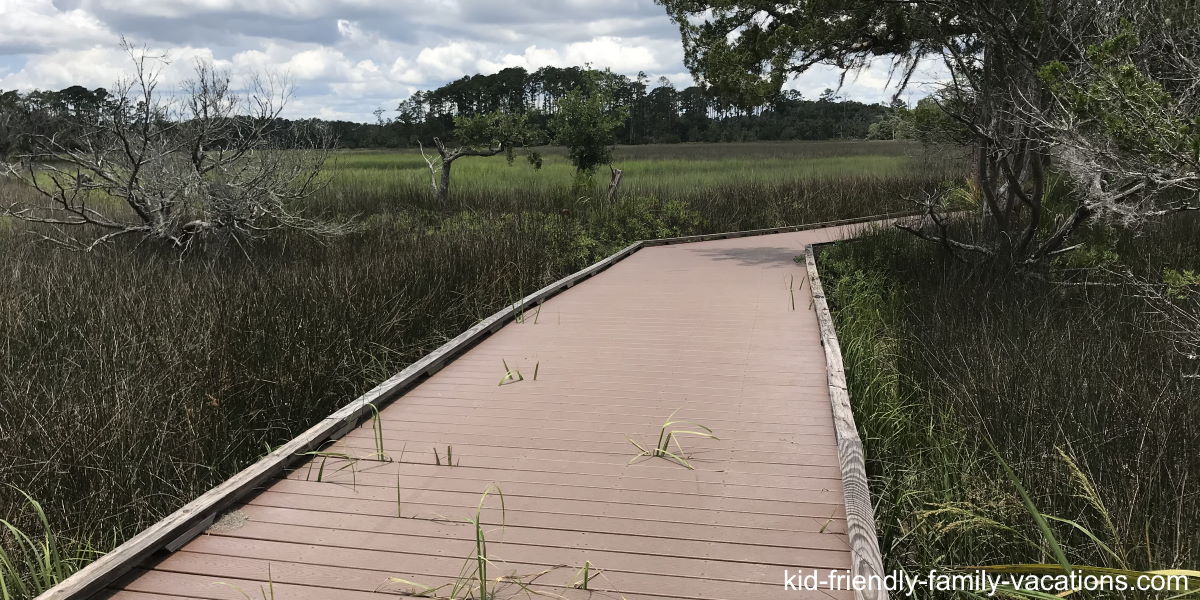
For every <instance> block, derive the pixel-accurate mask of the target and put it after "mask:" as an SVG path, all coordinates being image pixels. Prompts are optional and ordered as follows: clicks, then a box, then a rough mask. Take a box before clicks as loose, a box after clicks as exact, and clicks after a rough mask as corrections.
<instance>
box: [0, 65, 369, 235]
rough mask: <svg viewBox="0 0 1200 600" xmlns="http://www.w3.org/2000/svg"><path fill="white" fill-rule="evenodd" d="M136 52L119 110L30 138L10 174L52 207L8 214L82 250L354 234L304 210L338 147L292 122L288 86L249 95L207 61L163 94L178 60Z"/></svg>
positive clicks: (271, 85) (24, 205)
mask: <svg viewBox="0 0 1200 600" xmlns="http://www.w3.org/2000/svg"><path fill="white" fill-rule="evenodd" d="M124 48H125V49H126V51H127V52H128V53H129V56H130V58H131V60H132V63H133V74H132V76H131V77H130V78H128V79H125V80H123V81H120V82H118V83H117V85H116V86H114V102H113V104H112V106H111V108H109V109H107V110H105V111H104V112H103V113H102V114H100V115H98V117H97V118H94V119H92V120H89V121H87V122H81V123H77V124H74V126H75V127H74V128H75V129H77V131H74V132H73V133H72V135H71V136H70V138H69V139H67V138H66V136H63V135H60V134H58V133H50V134H36V135H32V136H30V143H31V145H32V147H33V148H34V150H33V151H32V152H29V153H28V154H25V155H23V156H20V157H19V158H20V162H19V163H18V164H16V165H10V166H9V169H8V170H9V174H10V175H11V176H13V177H16V178H18V179H20V180H21V181H23V182H24V183H25V184H27V185H28V186H29V187H30V188H31V189H32V190H34V191H35V192H36V194H35V196H36V197H37V198H40V202H30V201H17V202H15V203H12V204H10V205H8V206H5V207H0V211H2V212H0V214H6V215H9V216H12V217H15V218H17V219H20V220H23V221H27V222H31V223H39V224H42V225H44V226H45V227H44V228H40V230H42V231H49V233H44V234H43V237H45V238H46V239H47V240H50V241H52V242H55V243H58V244H61V245H63V246H66V247H68V248H72V249H76V250H92V249H94V248H96V247H98V246H100V245H101V244H104V243H106V242H109V241H112V240H114V239H116V238H119V237H122V236H131V235H138V236H143V237H145V238H150V239H154V240H159V241H162V242H165V243H167V244H169V245H170V246H172V247H174V248H177V249H181V250H185V249H187V248H190V247H192V245H193V244H194V243H195V242H196V241H197V240H201V239H206V238H211V237H214V236H218V235H225V236H232V237H233V238H234V239H236V240H239V241H240V240H243V239H253V238H256V237H259V236H261V235H263V234H264V233H265V232H267V231H269V230H273V229H294V230H300V231H303V232H307V233H310V234H314V235H335V234H339V233H344V232H346V231H348V230H349V229H350V226H349V225H348V224H346V223H330V222H325V221H321V220H314V219H309V218H306V217H304V216H303V215H302V213H301V210H300V204H301V203H302V201H303V200H304V199H305V198H307V197H308V196H309V195H310V194H311V193H312V192H313V191H314V190H316V189H317V188H318V187H319V186H320V185H322V180H321V177H320V174H321V169H322V167H323V165H324V163H325V160H326V158H327V157H328V155H329V153H330V151H331V150H332V148H333V140H332V138H331V137H330V136H329V134H328V133H327V132H326V131H324V130H323V129H321V128H319V127H315V126H310V125H308V124H304V123H297V124H292V126H291V127H283V126H282V122H281V119H280V115H281V114H282V111H283V109H284V106H285V105H286V103H287V101H288V100H289V98H290V97H291V88H290V86H289V85H288V84H287V83H286V82H285V81H282V80H280V79H279V78H276V77H270V76H254V77H251V78H250V79H249V82H248V84H247V89H246V90H245V91H243V92H239V91H238V90H236V89H235V88H234V87H233V83H232V78H231V76H230V75H229V74H228V73H224V72H221V71H219V70H217V69H215V68H214V67H213V66H212V65H211V64H210V63H207V62H204V61H198V62H197V63H196V65H195V69H194V76H193V78H192V79H191V80H189V81H188V82H186V83H185V84H184V86H183V89H182V90H181V92H180V93H179V94H177V95H172V94H168V93H164V92H162V91H160V89H159V86H160V77H161V74H162V72H163V69H164V67H165V66H166V65H167V64H168V62H167V57H166V56H162V55H151V54H148V53H147V52H146V51H145V50H144V49H136V48H133V47H131V46H130V45H128V44H124Z"/></svg>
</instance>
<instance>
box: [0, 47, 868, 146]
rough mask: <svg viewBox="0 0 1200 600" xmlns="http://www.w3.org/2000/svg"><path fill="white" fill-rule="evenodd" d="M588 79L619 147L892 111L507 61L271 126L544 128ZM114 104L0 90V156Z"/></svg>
mask: <svg viewBox="0 0 1200 600" xmlns="http://www.w3.org/2000/svg"><path fill="white" fill-rule="evenodd" d="M590 80H596V81H598V82H599V85H600V87H601V88H602V89H603V91H604V93H605V96H606V98H608V100H607V102H608V103H609V104H610V105H611V106H610V108H612V109H614V110H617V111H620V112H621V113H622V114H623V115H624V117H623V118H622V120H621V122H620V123H618V124H617V125H616V129H615V130H614V132H613V138H614V140H615V142H616V143H619V144H650V143H660V144H670V143H679V142H738V141H756V140H826V139H863V138H867V137H868V135H869V133H870V128H871V126H872V125H873V124H875V123H878V122H880V121H881V120H884V119H885V118H886V117H887V116H888V115H889V114H891V112H892V110H891V108H890V107H888V106H885V105H882V104H866V103H862V102H856V101H851V100H844V99H841V98H839V97H838V96H837V94H836V93H835V92H834V91H833V90H831V89H826V90H824V91H823V92H822V93H821V94H820V95H819V96H818V97H817V98H815V99H807V98H805V97H804V95H803V94H802V93H801V92H799V91H795V90H784V91H781V92H779V93H778V94H776V95H774V96H773V97H771V98H768V99H765V100H763V101H761V102H758V103H757V104H754V105H746V106H743V105H738V104H735V103H733V102H730V101H729V100H727V99H724V98H723V97H721V96H719V95H717V92H716V90H714V89H710V88H704V87H700V86H689V87H687V88H685V89H682V90H678V89H676V88H675V87H674V86H673V85H672V84H671V83H670V82H669V81H668V80H666V79H665V78H659V80H658V81H657V85H655V86H653V87H652V86H651V85H650V83H649V81H648V78H647V77H646V75H645V73H639V74H638V75H637V76H634V77H627V76H624V75H620V74H616V73H612V72H610V71H599V70H595V69H587V68H583V67H566V68H558V67H544V68H541V69H538V70H536V71H533V72H529V71H526V70H525V69H523V68H520V67H512V68H508V69H504V70H502V71H500V72H498V73H494V74H491V75H470V76H465V77H462V78H460V79H457V80H455V81H452V82H450V83H447V84H446V85H443V86H441V87H438V88H435V89H432V90H424V91H419V92H416V93H414V94H413V95H412V96H410V97H409V98H407V99H405V100H403V101H402V102H400V103H399V105H398V106H397V107H396V108H395V110H394V111H387V110H383V109H379V110H377V111H375V114H376V121H375V122H374V123H358V122H352V121H336V120H319V119H302V120H298V121H294V120H289V119H283V118H279V129H286V128H288V127H290V126H291V125H292V124H293V123H298V124H299V125H300V126H303V127H311V126H313V125H314V124H320V125H321V126H323V127H324V128H326V129H327V130H329V132H330V133H331V134H332V135H333V137H334V138H336V139H337V140H338V145H339V146H341V147H344V148H412V147H416V146H417V145H418V144H419V143H424V144H429V143H430V142H431V140H432V139H433V138H435V137H436V138H441V139H451V138H453V137H454V133H455V118H456V117H471V116H475V115H480V114H487V113H492V112H507V113H512V114H527V115H528V118H529V120H530V124H531V125H532V126H534V127H537V128H541V129H543V130H545V129H548V128H549V126H550V124H551V122H552V121H553V120H554V118H555V116H556V115H557V114H558V113H559V109H560V106H561V104H562V101H563V99H564V98H565V97H566V96H567V94H569V93H570V92H571V91H572V90H576V89H580V88H583V87H586V86H587V85H590V84H589V83H587V82H588V81H590ZM116 102H117V100H116V98H115V97H114V95H113V93H112V92H110V91H109V90H107V89H105V88H95V89H88V88H86V87H83V86H79V85H73V86H70V87H67V88H63V89H61V90H57V91H53V90H35V91H31V92H24V93H23V92H19V91H15V90H12V91H3V90H0V156H5V155H9V154H12V153H14V152H16V151H17V150H19V149H21V146H20V144H21V141H20V136H19V135H17V133H18V132H19V130H20V129H22V128H24V129H30V128H32V129H34V130H36V131H38V132H39V133H48V132H59V135H60V136H64V135H69V132H70V131H71V130H72V128H73V127H76V126H77V123H78V122H79V121H80V120H81V119H84V120H86V119H89V118H98V116H99V115H100V114H101V113H102V112H104V111H105V110H111V109H112V108H113V107H114V106H115V103H116Z"/></svg>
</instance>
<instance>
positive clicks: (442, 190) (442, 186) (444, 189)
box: [437, 157, 454, 204]
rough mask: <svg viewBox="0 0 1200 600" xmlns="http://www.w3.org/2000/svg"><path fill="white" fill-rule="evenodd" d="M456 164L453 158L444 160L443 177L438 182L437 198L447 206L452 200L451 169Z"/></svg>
mask: <svg viewBox="0 0 1200 600" xmlns="http://www.w3.org/2000/svg"><path fill="white" fill-rule="evenodd" d="M453 164H454V159H453V158H448V157H447V158H443V159H442V177H441V179H440V180H439V181H438V188H437V197H438V201H439V202H441V203H442V204H445V203H446V202H447V200H448V199H449V198H450V167H451V165H453Z"/></svg>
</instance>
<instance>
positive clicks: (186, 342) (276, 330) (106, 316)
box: [0, 142, 965, 597]
mask: <svg viewBox="0 0 1200 600" xmlns="http://www.w3.org/2000/svg"><path fill="white" fill-rule="evenodd" d="M919 149H920V147H919V146H910V145H905V144H899V143H890V142H872V143H863V142H860V143H849V142H835V143H814V144H806V143H792V144H781V143H763V144H743V145H734V146H706V145H695V146H691V145H688V146H644V147H637V148H625V147H621V148H618V149H617V152H616V160H617V161H618V162H619V164H621V165H622V166H623V167H624V169H625V170H626V172H627V174H628V175H627V179H626V184H625V186H623V187H622V190H623V191H622V194H621V195H620V196H619V197H618V198H617V199H616V200H615V201H614V202H611V203H609V202H604V201H599V200H596V198H600V197H602V196H603V194H604V186H605V184H606V183H607V181H600V182H596V184H595V185H594V187H591V188H584V189H583V190H582V191H581V190H580V189H579V188H578V187H576V183H575V173H574V168H573V167H572V166H571V165H570V163H569V162H567V160H566V158H565V157H564V156H563V154H562V152H561V151H560V150H555V149H543V154H544V156H545V164H544V165H543V167H542V168H541V169H540V170H539V169H537V168H535V167H534V166H533V165H531V164H529V163H525V162H520V161H518V162H516V163H514V165H513V166H511V167H510V166H508V163H507V162H506V161H505V160H504V157H503V156H496V157H492V158H478V159H473V160H471V161H463V162H462V164H461V165H459V167H458V168H457V169H456V173H455V178H456V179H455V184H454V187H453V188H452V189H451V191H450V195H449V202H448V203H446V204H444V205H443V204H441V203H439V202H438V201H437V200H436V199H435V198H434V197H433V196H432V195H431V194H430V193H429V171H428V167H427V165H426V164H425V162H424V160H422V158H421V156H420V154H419V153H417V152H415V151H412V152H403V153H386V152H359V153H342V154H339V155H336V156H335V157H334V158H333V159H332V160H331V162H330V164H329V167H330V175H331V179H332V181H331V183H330V185H328V186H327V187H325V188H324V190H323V191H322V192H321V193H320V194H318V195H317V196H315V197H313V198H311V199H310V200H309V202H310V205H309V206H308V207H307V208H306V209H305V210H306V212H308V213H310V214H314V215H318V216H319V215H322V214H324V215H326V216H331V217H337V218H339V219H340V218H343V217H350V216H352V217H354V218H355V220H356V222H357V223H359V224H360V228H359V229H358V230H357V231H354V232H352V233H349V234H346V235H343V236H338V237H335V238H329V239H324V240H321V239H314V238H312V237H309V236H307V235H304V234H302V233H300V232H288V231H277V232H273V233H272V234H270V235H268V236H267V237H266V238H265V239H263V240H260V241H258V242H256V243H254V244H250V245H247V246H244V247H243V246H237V245H228V246H221V245H207V246H203V247H197V248H195V249H194V251H192V252H189V253H185V254H184V255H182V256H181V255H180V254H179V253H178V252H176V251H174V250H171V249H169V248H164V247H160V246H155V247H150V246H146V245H142V244H139V242H138V240H137V239H135V238H123V239H119V240H116V241H114V242H113V243H112V244H110V245H108V246H105V247H103V248H98V249H97V250H95V251H93V252H92V253H89V254H83V253H77V252H70V251H66V250H62V249H58V248H55V247H51V246H49V245H47V244H45V243H39V242H38V241H37V237H36V236H34V235H30V232H31V231H36V228H37V227H39V226H38V225H32V224H27V223H18V222H14V221H7V222H5V221H0V278H2V279H3V285H0V394H2V395H3V401H2V402H0V447H3V448H4V449H5V452H4V454H5V457H6V460H4V461H0V480H2V481H4V482H5V483H11V484H12V485H14V486H16V487H17V488H20V489H22V490H25V491H26V492H28V493H29V494H30V495H31V496H32V497H33V498H35V499H37V500H39V501H40V502H42V503H43V504H42V505H43V506H44V509H45V514H46V517H47V519H46V521H47V522H48V524H49V527H50V529H51V531H50V532H49V533H50V534H51V536H52V537H53V538H54V539H55V540H57V543H58V548H59V549H60V550H59V551H60V553H61V555H62V556H64V557H71V556H83V557H90V556H91V555H90V554H88V551H89V550H90V549H91V548H96V549H100V550H106V549H108V548H111V547H113V546H114V545H115V544H116V543H118V542H119V541H120V540H123V539H125V538H126V537H128V536H129V535H131V534H132V533H134V532H136V531H138V530H140V529H142V528H144V527H145V526H146V525H148V524H150V523H153V522H154V521H156V520H157V519H159V518H161V517H162V516H164V515H166V514H168V513H169V512H171V511H173V510H174V509H175V508H177V507H179V506H180V505H182V504H184V503H185V502H187V501H189V500H191V499H192V498H195V497H196V496H197V495H199V494H200V493H202V492H204V491H206V490H207V489H208V488H210V487H211V486H212V485H214V484H215V483H217V482H220V481H222V480H224V479H225V478H227V477H228V476H229V475H231V474H232V473H234V472H236V471H237V470H239V469H240V468H242V467H244V466H245V465H247V464H249V463H250V462H251V461H253V460H255V459H256V458H257V457H258V456H260V455H262V454H263V453H265V452H266V451H267V447H268V446H274V445H278V444H280V443H282V442H284V441H286V440H288V439H291V438H292V437H293V436H294V435H295V434H297V433H298V432H300V431H302V430H304V429H305V428H307V427H308V426H309V425H311V424H312V423H313V422H314V421H315V420H317V419H319V418H321V417H324V416H325V415H327V414H329V413H330V412H332V411H333V410H334V409H335V408H336V407H338V406H340V405H342V404H344V403H345V402H347V401H349V400H350V399H351V398H353V397H355V396H356V395H358V394H359V393H361V392H363V391H365V390H367V389H369V388H370V387H371V386H373V385H374V384H375V383H376V382H378V381H381V380H383V379H385V378H387V377H389V376H390V375H392V374H393V373H394V372H396V371H398V370H399V369H401V368H402V367H403V366H404V365H406V364H408V363H410V362H412V361H413V360H415V359H417V358H419V357H420V356H422V355H423V354H425V353H426V352H428V351H430V350H432V349H433V348H436V347H437V346H439V345H440V344H441V343H443V342H444V341H445V340H447V339H449V338H451V337H453V336H454V335H457V334H458V333H459V332H461V331H462V330H464V329H466V328H467V327H469V326H470V325H472V324H474V323H475V322H476V321H477V320H479V319H480V318H482V317H484V316H486V315H488V314H490V313H492V312H494V311H495V310H498V309H499V308H501V307H503V306H505V305H509V304H511V303H512V302H514V301H515V300H516V299H518V298H521V297H523V296H524V295H526V294H528V293H529V292H531V291H533V290H536V289H538V288H539V287H541V286H542V285H544V284H546V283H548V282H550V281H553V280H555V279H557V278H559V277H561V276H563V275H565V274H567V273H570V272H572V271H575V270H578V269H579V268H582V267H584V266H586V265H588V264H590V263H592V262H594V261H595V260H597V259H598V258H601V257H603V256H606V255H608V254H610V253H612V252H614V251H616V250H618V249H620V248H622V247H624V246H625V245H628V244H629V243H630V242H632V241H634V240H637V239H642V238H652V237H663V236H678V235H689V234H698V233H707V232H718V231H729V230H737V229H749V228H755V227H769V226H780V225H788V224H795V223H805V222H814V221H823V220H830V219H838V218H846V217H854V216H861V215H868V214H875V213H879V212H884V211H889V210H890V211H896V210H904V209H906V208H907V207H908V204H907V203H906V202H905V200H904V197H905V196H908V195H912V194H921V193H926V192H931V191H933V190H936V189H938V188H939V187H941V186H943V185H945V184H946V182H947V181H961V180H962V179H963V177H964V176H965V173H964V170H963V169H962V168H961V167H960V166H959V165H958V164H957V163H955V162H954V161H953V160H951V159H943V158H938V157H925V156H923V155H920V154H919ZM734 157H736V158H734ZM913 161H918V162H917V164H922V162H921V161H929V162H928V165H929V166H928V167H925V168H919V169H914V168H912V167H911V165H912V164H913ZM605 179H607V178H606V177H605ZM27 193H29V191H28V190H27V189H25V188H22V187H20V186H19V185H17V184H14V183H7V184H4V183H0V194H3V195H4V196H5V197H6V198H13V197H15V196H16V195H21V194H27ZM534 318H536V315H535V316H534ZM496 366H497V370H498V371H499V370H500V368H501V367H502V366H503V365H500V364H498V365H496ZM506 370H507V368H506ZM500 375H501V373H497V377H499V376H500ZM525 376H526V377H527V378H528V377H530V376H531V375H530V374H526V375H525ZM528 381H529V380H528V379H527V382H528ZM376 451H377V452H378V453H382V452H384V449H383V448H382V447H381V445H377V448H376ZM326 458H327V459H328V458H333V460H326V461H322V462H328V465H327V466H326V469H327V470H326V472H325V473H323V474H322V473H318V471H319V469H320V465H318V469H316V470H314V471H313V472H312V473H311V475H310V476H311V477H314V478H320V477H322V476H326V475H328V474H329V470H331V469H337V468H340V467H342V466H344V463H345V459H339V458H338V457H326ZM446 458H447V459H449V458H450V457H446ZM453 460H454V463H451V464H455V463H457V461H458V460H459V457H458V456H454V457H453ZM335 464H336V465H337V466H335ZM347 468H351V469H353V468H354V467H353V466H351V467H347ZM28 506H29V505H28V502H27V501H26V499H25V498H24V497H23V496H22V495H21V494H20V493H19V492H18V491H17V490H16V489H13V488H8V487H2V488H0V515H3V516H4V518H6V519H7V520H8V521H11V522H12V523H13V524H14V525H15V526H16V527H18V528H20V529H22V530H23V531H25V532H27V533H28V534H29V535H30V536H31V537H33V538H34V539H40V536H42V535H43V533H44V528H45V525H43V523H42V522H41V520H40V518H39V517H38V516H37V515H36V514H35V513H33V512H31V511H29V510H28V509H27V507H28ZM4 535H7V534H4ZM0 540H2V543H3V544H4V547H5V548H6V549H8V548H10V547H12V548H16V546H11V538H10V537H0ZM12 573H13V569H8V568H7V567H3V566H0V577H5V578H8V579H6V580H5V581H9V580H11V579H12V577H13V574H12ZM9 588H10V589H13V586H11V585H10V586H9ZM17 597H21V596H17Z"/></svg>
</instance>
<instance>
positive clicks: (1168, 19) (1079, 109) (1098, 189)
mask: <svg viewBox="0 0 1200 600" xmlns="http://www.w3.org/2000/svg"><path fill="white" fill-rule="evenodd" d="M658 1H659V2H660V3H661V4H663V5H664V6H666V8H667V10H668V12H669V13H670V15H671V16H672V18H673V19H674V20H675V21H676V23H677V24H678V25H679V27H680V30H681V32H682V35H683V42H684V47H685V54H686V61H687V64H688V66H689V68H690V69H691V70H692V71H693V73H695V74H696V75H697V76H698V77H699V78H700V79H702V80H703V81H704V82H705V83H706V84H708V85H710V86H712V87H713V88H714V89H715V90H717V91H718V92H720V93H723V94H724V95H725V96H727V97H729V98H732V99H734V100H735V101H737V102H741V103H743V104H751V103H753V102H756V101H758V100H760V99H761V98H763V97H768V96H770V95H772V94H775V93H777V92H778V90H779V89H780V86H781V85H782V84H783V83H784V82H785V81H787V80H788V79H789V78H790V77H792V76H794V75H796V74H798V73H802V72H804V71H806V70H807V69H809V68H811V67H813V66H814V65H822V64H823V65H834V66H837V67H840V68H842V69H844V70H846V71H847V72H849V71H854V70H856V69H861V68H863V67H865V66H867V65H868V64H870V63H871V61H872V60H874V59H876V58H879V57H885V58H890V59H892V60H894V61H895V62H894V65H895V71H894V76H895V78H896V80H897V82H898V84H899V86H900V87H901V88H903V86H905V85H906V84H907V83H908V81H909V79H910V78H911V77H912V76H913V74H914V73H915V71H916V68H917V66H918V63H919V61H921V60H923V59H939V60H940V61H942V62H943V63H944V64H945V66H946V67H947V68H948V70H949V72H950V75H951V80H950V81H949V82H948V84H947V85H946V86H945V89H943V90H942V91H941V92H940V94H939V96H938V97H939V101H940V102H941V104H942V108H943V110H945V111H946V113H947V114H948V115H949V116H950V117H952V118H953V119H955V120H957V121H958V122H959V123H960V124H961V125H962V126H963V128H964V129H965V130H966V131H967V132H968V133H969V136H970V141H971V142H972V144H973V146H974V148H975V160H976V169H975V170H976V177H975V179H976V181H975V183H976V186H977V188H978V190H979V195H980V198H981V203H982V205H983V206H984V208H985V211H986V219H985V222H984V227H983V228H982V232H981V234H980V235H979V236H977V237H975V238H973V239H966V238H958V237H955V236H953V235H951V234H950V233H949V231H950V230H949V228H948V227H947V226H946V223H945V220H944V216H943V215H942V214H940V213H941V212H942V211H943V210H944V207H943V206H942V205H941V202H940V201H939V199H937V198H935V199H931V200H930V201H929V202H928V203H927V211H928V217H929V218H928V222H927V223H926V226H924V227H911V228H910V229H911V230H912V231H913V232H915V233H917V234H918V235H921V236H922V237H925V238H927V239H931V240H934V241H936V242H938V243H940V244H944V245H945V246H946V247H947V248H949V249H951V250H952V251H954V252H956V253H960V254H965V255H975V256H979V257H984V258H986V259H1001V260H1005V261H1011V262H1013V263H1016V264H1018V265H1023V266H1036V265H1040V264H1044V263H1045V261H1046V260H1047V259H1048V258H1050V257H1053V256H1054V255H1056V254H1059V253H1062V252H1064V251H1067V250H1069V249H1070V248H1071V246H1070V239H1071V236H1072V234H1073V233H1074V232H1075V231H1076V230H1077V229H1078V228H1079V227H1080V226H1081V225H1083V224H1084V223H1086V222H1088V221H1091V220H1095V219H1109V220H1112V221H1115V222H1120V223H1123V224H1135V223H1137V222H1139V221H1141V220H1142V219H1144V218H1146V217H1149V216H1154V215H1161V214H1164V213H1167V212H1172V211H1181V210H1189V209H1194V208H1196V207H1197V204H1198V203H1197V200H1198V198H1197V194H1198V193H1200V121H1197V115H1200V6H1198V5H1197V2H1196V1H1195V0H1106V1H1103V2H1096V1H1086V0H1006V1H1003V2H1000V1H993V0H982V1H980V0H913V1H906V2H895V1H891V0H839V1H836V2H835V1H830V0H792V1H790V2H768V1H760V0H735V1H732V2H724V1H720V2H718V1H698V0H658ZM1054 174H1061V175H1063V176H1065V177H1066V179H1067V181H1068V182H1069V183H1070V187H1071V188H1072V190H1071V193H1069V194H1066V198H1067V202H1068V204H1067V206H1066V207H1065V210H1063V207H1061V206H1059V207H1051V206H1050V205H1049V204H1050V203H1048V193H1049V192H1050V190H1051V181H1052V177H1053V176H1054Z"/></svg>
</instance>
